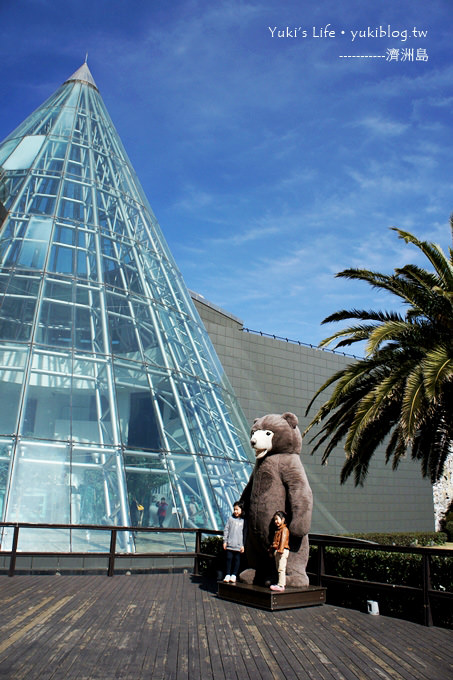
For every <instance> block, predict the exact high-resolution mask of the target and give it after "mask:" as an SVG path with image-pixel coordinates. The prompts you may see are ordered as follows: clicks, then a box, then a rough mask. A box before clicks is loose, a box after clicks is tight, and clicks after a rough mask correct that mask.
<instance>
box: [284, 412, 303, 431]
mask: <svg viewBox="0 0 453 680" xmlns="http://www.w3.org/2000/svg"><path fill="white" fill-rule="evenodd" d="M282 418H284V419H285V420H287V421H288V424H289V425H291V427H292V428H293V429H296V427H297V423H298V422H299V419H298V418H297V416H296V415H294V413H283V415H282Z"/></svg>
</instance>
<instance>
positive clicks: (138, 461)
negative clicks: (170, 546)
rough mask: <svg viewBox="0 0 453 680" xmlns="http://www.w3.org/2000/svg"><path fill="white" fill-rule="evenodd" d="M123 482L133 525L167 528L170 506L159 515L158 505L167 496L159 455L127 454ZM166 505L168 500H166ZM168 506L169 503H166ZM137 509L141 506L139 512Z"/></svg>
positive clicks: (162, 465)
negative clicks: (124, 482)
mask: <svg viewBox="0 0 453 680" xmlns="http://www.w3.org/2000/svg"><path fill="white" fill-rule="evenodd" d="M125 469H126V482H127V490H128V501H129V508H130V518H131V524H132V526H144V527H157V526H160V525H161V523H160V521H159V519H160V518H161V519H162V526H164V525H165V526H168V522H169V521H170V516H171V509H170V504H168V506H169V507H168V508H163V509H165V515H164V516H163V518H162V512H161V513H160V514H159V515H158V503H159V502H160V500H161V498H162V496H163V494H167V493H168V482H169V479H168V473H167V471H166V469H165V467H164V464H163V461H162V455H161V454H159V453H136V452H129V453H126V455H125ZM166 502H167V501H166ZM167 503H168V502H167ZM137 505H138V506H142V507H143V510H140V509H139V507H137Z"/></svg>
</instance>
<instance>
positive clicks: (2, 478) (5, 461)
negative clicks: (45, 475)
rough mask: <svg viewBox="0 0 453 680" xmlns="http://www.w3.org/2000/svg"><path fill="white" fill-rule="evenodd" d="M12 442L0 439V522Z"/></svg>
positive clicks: (4, 500)
mask: <svg viewBox="0 0 453 680" xmlns="http://www.w3.org/2000/svg"><path fill="white" fill-rule="evenodd" d="M12 447H13V442H12V441H11V440H10V439H4V438H1V439H0V521H2V522H3V521H4V519H3V513H4V510H5V502H6V489H7V484H8V476H9V465H10V461H11V451H12ZM1 531H2V530H1V529H0V547H1Z"/></svg>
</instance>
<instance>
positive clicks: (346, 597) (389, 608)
mask: <svg viewBox="0 0 453 680" xmlns="http://www.w3.org/2000/svg"><path fill="white" fill-rule="evenodd" d="M317 549H318V546H311V548H310V561H309V564H308V571H309V572H315V573H316V561H315V560H316V555H317ZM325 572H326V574H328V575H329V576H341V577H344V578H353V579H357V580H360V581H367V582H372V581H374V582H376V583H386V584H391V585H402V586H412V587H414V588H421V587H422V585H423V568H422V556H421V555H411V554H410V553H404V554H400V553H384V552H382V553H381V552H379V551H375V550H366V549H363V550H362V549H355V548H331V547H326V550H325ZM431 586H432V588H433V590H440V591H450V592H453V557H449V556H445V557H443V556H440V557H437V556H436V557H432V558H431ZM367 600H376V601H377V602H378V603H379V610H380V613H381V614H384V615H387V616H395V617H398V618H404V619H408V620H410V621H415V622H417V623H420V622H421V621H422V618H423V600H422V594H421V593H420V594H417V593H404V592H402V591H399V592H395V593H393V592H392V591H388V592H382V591H379V590H378V589H377V588H375V587H373V586H372V585H370V586H364V587H363V588H362V587H361V588H356V587H355V586H347V585H343V584H338V585H337V584H329V586H328V588H327V602H328V603H329V604H335V605H338V606H342V607H350V608H352V609H360V610H362V611H366V603H367ZM432 610H433V619H434V624H435V625H437V626H444V627H447V628H453V612H452V611H451V602H438V601H436V602H433V603H432Z"/></svg>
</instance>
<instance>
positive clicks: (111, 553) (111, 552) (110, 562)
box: [107, 529, 116, 576]
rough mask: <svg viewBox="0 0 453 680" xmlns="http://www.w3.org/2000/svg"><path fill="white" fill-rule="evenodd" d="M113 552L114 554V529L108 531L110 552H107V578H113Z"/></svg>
mask: <svg viewBox="0 0 453 680" xmlns="http://www.w3.org/2000/svg"><path fill="white" fill-rule="evenodd" d="M115 552H116V529H112V530H111V531H110V552H109V569H108V572H107V576H113V574H114V571H115Z"/></svg>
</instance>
